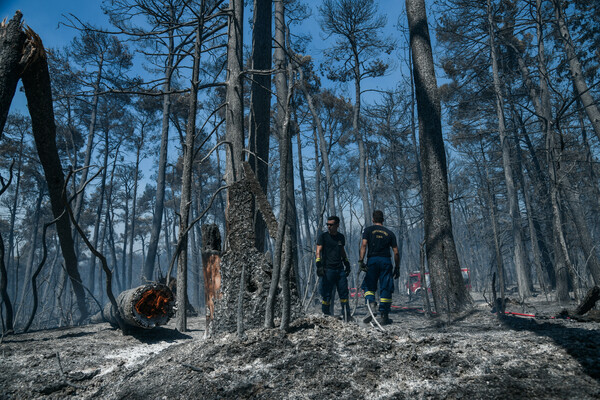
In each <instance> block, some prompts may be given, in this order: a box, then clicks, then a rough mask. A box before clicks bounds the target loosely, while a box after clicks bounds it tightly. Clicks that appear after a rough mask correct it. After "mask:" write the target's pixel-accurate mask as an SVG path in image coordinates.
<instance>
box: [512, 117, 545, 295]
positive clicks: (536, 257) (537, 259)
mask: <svg viewBox="0 0 600 400" xmlns="http://www.w3.org/2000/svg"><path fill="white" fill-rule="evenodd" d="M513 115H515V119H517V117H516V110H514V109H513ZM519 120H520V118H519ZM517 124H518V125H520V126H521V129H522V130H525V126H524V125H523V123H522V121H517V123H515V125H517ZM516 155H517V162H516V168H517V171H516V173H517V175H516V176H517V180H518V181H519V183H520V186H521V190H522V191H523V200H524V202H525V209H526V211H527V225H528V227H529V237H530V240H531V252H532V255H533V263H534V265H535V267H536V271H537V275H538V281H539V284H540V287H541V288H542V290H543V291H544V293H548V290H549V287H548V281H549V280H548V276H547V275H546V271H545V270H544V267H543V265H542V252H541V250H540V246H539V243H540V239H539V238H538V234H537V230H536V228H535V224H534V222H533V214H534V212H533V206H532V203H531V195H530V193H529V185H528V184H527V181H526V180H525V176H524V174H523V157H522V155H521V147H520V146H519V145H517V148H516Z"/></svg>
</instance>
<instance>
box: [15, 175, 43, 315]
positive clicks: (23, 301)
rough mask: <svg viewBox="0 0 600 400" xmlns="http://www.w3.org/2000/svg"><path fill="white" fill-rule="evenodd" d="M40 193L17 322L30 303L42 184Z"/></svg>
mask: <svg viewBox="0 0 600 400" xmlns="http://www.w3.org/2000/svg"><path fill="white" fill-rule="evenodd" d="M38 183H39V185H38V188H39V193H38V197H37V200H36V201H35V211H34V212H33V224H32V225H31V228H30V229H31V237H30V239H29V244H30V247H29V254H27V261H26V264H25V277H24V279H23V286H21V302H20V304H19V307H18V308H17V312H16V314H15V321H18V320H19V314H20V313H21V309H22V308H23V306H25V304H26V303H28V302H29V298H27V301H26V294H27V288H28V287H29V283H30V282H31V275H32V273H33V262H34V261H35V253H36V250H37V249H38V244H37V241H38V230H39V225H40V210H41V208H42V199H43V198H44V190H43V189H42V182H41V181H40V182H38Z"/></svg>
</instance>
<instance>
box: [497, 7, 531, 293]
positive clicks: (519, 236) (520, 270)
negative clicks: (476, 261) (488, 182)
mask: <svg viewBox="0 0 600 400" xmlns="http://www.w3.org/2000/svg"><path fill="white" fill-rule="evenodd" d="M487 13H488V26H489V36H490V55H491V60H492V77H493V81H494V94H495V96H496V114H497V116H498V134H499V135H500V146H501V149H502V166H503V168H504V180H505V181H506V192H507V197H508V209H509V214H510V219H511V233H512V238H513V246H514V247H513V248H514V257H515V258H514V262H515V269H516V271H517V284H518V287H519V296H520V297H521V299H526V298H528V297H530V296H531V290H530V287H531V274H530V272H529V271H528V268H527V266H528V263H527V259H526V257H525V245H524V242H523V232H522V231H521V212H520V211H519V199H518V194H517V191H516V189H515V183H514V177H513V176H514V175H513V169H512V160H511V156H510V143H509V141H508V137H507V135H506V127H505V117H504V95H503V93H502V83H501V82H500V72H499V67H498V57H497V50H496V39H495V37H496V34H495V31H496V23H495V22H494V16H493V14H492V3H491V0H487Z"/></svg>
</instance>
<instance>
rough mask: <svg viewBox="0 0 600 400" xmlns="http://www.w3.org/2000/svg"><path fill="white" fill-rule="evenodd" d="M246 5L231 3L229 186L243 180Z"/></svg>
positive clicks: (227, 115) (227, 112)
mask: <svg viewBox="0 0 600 400" xmlns="http://www.w3.org/2000/svg"><path fill="white" fill-rule="evenodd" d="M243 31H244V2H243V1H242V0H231V1H230V4H229V29H228V34H227V35H228V39H227V91H226V99H227V107H226V110H225V125H226V126H225V129H226V131H225V138H226V140H227V141H228V142H230V145H229V147H228V148H227V152H226V153H227V162H226V170H225V181H226V182H227V184H228V185H231V184H232V183H234V182H237V181H239V180H240V179H241V178H242V161H243V160H244V155H243V153H242V151H243V148H244V101H243V99H244V97H243V85H242V69H243V48H244V46H243V43H244V42H243V39H244V38H243Z"/></svg>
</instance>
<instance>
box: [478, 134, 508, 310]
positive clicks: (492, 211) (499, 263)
mask: <svg viewBox="0 0 600 400" xmlns="http://www.w3.org/2000/svg"><path fill="white" fill-rule="evenodd" d="M479 145H480V148H481V158H482V161H483V170H484V173H485V177H484V179H485V185H486V194H487V197H488V201H487V203H488V205H487V209H488V211H489V217H490V220H491V222H492V233H493V235H494V255H495V257H494V259H495V261H496V270H497V271H498V286H499V287H500V299H501V301H502V309H503V310H504V289H505V288H506V283H505V274H504V259H503V258H502V248H501V243H500V229H499V228H498V216H497V212H498V203H497V202H496V193H495V192H494V191H493V190H492V185H491V177H490V173H489V169H488V164H487V160H486V158H485V151H484V149H483V141H482V140H481V138H480V141H479ZM494 301H495V299H494Z"/></svg>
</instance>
